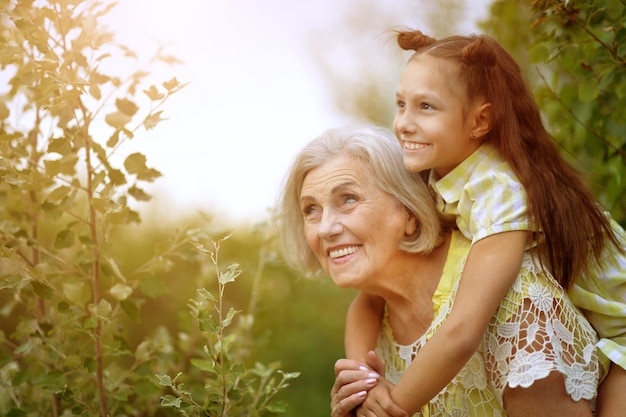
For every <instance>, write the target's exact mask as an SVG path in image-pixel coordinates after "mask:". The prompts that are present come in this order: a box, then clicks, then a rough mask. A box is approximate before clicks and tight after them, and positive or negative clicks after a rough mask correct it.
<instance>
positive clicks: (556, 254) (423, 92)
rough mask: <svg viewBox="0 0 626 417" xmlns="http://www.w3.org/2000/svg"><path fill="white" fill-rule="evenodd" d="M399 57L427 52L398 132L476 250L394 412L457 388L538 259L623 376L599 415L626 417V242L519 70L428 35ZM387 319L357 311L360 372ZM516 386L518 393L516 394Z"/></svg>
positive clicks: (351, 323) (407, 42)
mask: <svg viewBox="0 0 626 417" xmlns="http://www.w3.org/2000/svg"><path fill="white" fill-rule="evenodd" d="M398 44H399V45H400V47H401V48H402V49H405V50H413V51H415V52H414V54H413V55H412V57H411V58H410V60H409V62H408V64H407V66H406V68H405V71H404V73H403V75H402V78H401V81H400V85H399V88H398V91H397V103H398V112H397V114H396V118H395V120H394V125H393V128H394V132H395V134H396V136H397V138H398V140H399V141H400V144H401V145H402V147H403V149H404V155H405V158H404V163H405V167H406V168H407V169H408V170H410V171H415V172H418V171H419V172H425V173H427V174H428V175H429V184H430V186H431V188H432V190H433V192H434V195H435V198H436V200H437V205H438V208H439V210H440V211H441V212H442V214H443V215H446V216H450V217H452V218H454V219H455V220H456V225H457V227H458V228H459V230H460V231H461V232H462V233H463V234H464V235H465V236H466V237H467V238H468V239H470V240H472V242H473V243H472V248H471V250H470V253H469V255H468V258H467V260H466V264H465V268H464V270H463V273H462V277H461V281H460V284H459V288H458V292H457V295H456V298H455V301H454V306H453V309H452V311H451V313H450V315H449V317H448V318H447V320H446V322H445V323H444V324H443V325H442V327H441V328H440V329H439V330H438V331H437V332H436V333H435V334H434V335H433V336H432V338H431V339H430V340H429V341H428V342H427V343H426V345H425V346H424V348H423V349H422V350H421V351H420V352H419V354H418V355H416V356H415V357H414V359H413V362H412V364H411V366H410V367H409V369H408V371H407V372H406V373H405V374H404V376H403V377H402V379H401V380H400V382H399V383H398V384H397V385H396V386H395V387H394V389H393V391H391V393H390V394H391V399H392V400H393V401H394V403H395V404H396V405H398V406H400V407H401V408H403V409H404V410H405V411H407V412H408V413H409V414H413V413H415V412H417V411H419V410H420V409H421V408H422V406H423V405H424V404H426V403H427V402H428V401H429V400H430V399H432V398H433V397H435V396H436V395H437V394H438V393H439V392H440V391H441V390H442V389H443V388H444V387H445V386H446V384H448V382H449V381H450V380H451V379H452V378H453V377H454V376H455V375H456V374H457V373H458V371H459V370H460V369H461V367H462V366H463V365H464V364H465V363H466V361H467V360H468V358H469V357H470V356H471V355H472V354H473V353H474V352H475V350H476V349H477V348H478V346H479V345H480V343H481V341H482V340H483V334H484V332H485V330H486V328H487V326H488V325H489V322H490V320H491V319H492V317H493V315H494V313H495V311H496V308H497V307H498V305H499V303H500V302H501V299H502V297H503V296H504V294H505V293H506V292H507V291H508V289H509V287H510V286H511V285H512V283H513V282H514V280H515V278H516V277H517V274H518V272H519V269H520V264H521V259H522V254H523V252H524V251H525V250H529V251H533V253H535V255H536V259H538V260H539V262H541V265H542V266H544V267H545V268H546V269H547V270H549V271H550V272H551V273H552V275H553V276H554V277H555V278H556V280H557V281H558V282H559V283H560V284H561V285H562V286H563V287H564V288H566V289H569V295H570V297H571V299H572V301H573V302H574V303H575V304H576V305H577V306H578V307H579V308H580V309H581V310H583V312H584V313H585V315H586V317H587V319H588V320H589V321H590V322H591V324H592V325H593V326H594V328H595V329H596V331H597V332H598V333H599V336H600V342H599V343H598V350H599V352H600V354H599V356H600V359H601V361H604V362H603V363H604V364H605V366H606V367H607V368H609V373H608V376H607V377H606V378H605V380H604V381H603V383H602V384H601V386H600V389H599V393H598V398H597V412H598V415H599V416H601V417H606V416H618V415H624V410H626V395H624V394H625V393H626V370H625V369H626V257H625V256H624V247H625V245H626V233H625V232H624V230H623V229H621V228H620V227H619V226H618V225H617V223H615V222H614V221H612V220H611V219H610V218H609V217H607V216H606V214H605V213H603V211H602V210H601V208H600V206H599V204H598V202H597V201H596V199H595V198H594V197H593V195H592V194H591V192H590V191H589V190H588V189H587V188H586V187H585V185H584V183H583V181H582V180H581V179H580V177H579V176H578V174H577V173H576V172H575V171H574V169H573V168H572V167H571V166H569V165H568V164H567V163H566V162H565V161H564V160H563V159H562V158H561V157H560V156H559V154H558V151H557V149H556V147H555V145H554V143H553V141H552V138H551V137H550V135H549V134H548V133H547V131H546V129H545V128H544V126H543V124H542V122H541V117H540V113H539V109H538V106H537V104H536V103H535V101H534V99H533V96H532V94H531V92H530V90H529V89H528V88H527V86H526V85H525V83H524V80H523V78H522V76H521V73H520V71H519V67H518V66H517V64H516V63H515V61H514V60H513V58H512V57H511V56H510V55H509V54H508V53H507V52H506V51H505V50H504V49H503V48H502V47H501V46H500V45H499V44H498V43H497V42H495V41H494V40H493V39H491V38H489V37H486V36H468V37H463V36H452V37H448V38H445V39H441V40H435V39H433V38H430V37H428V36H426V35H424V34H422V33H421V32H419V31H415V32H400V33H399V34H398ZM379 306H380V303H378V302H377V300H376V299H373V298H372V297H369V296H367V295H366V294H364V293H361V294H359V295H358V296H357V297H356V298H355V300H354V301H353V303H352V305H351V306H350V309H349V312H348V321H347V328H346V354H347V356H348V357H349V358H354V359H358V360H360V361H361V362H363V363H365V362H366V355H367V352H368V350H369V349H372V348H373V346H375V344H376V343H375V340H376V335H377V334H378V328H377V326H376V325H374V323H379V322H380V315H381V311H380V307H379ZM609 363H610V365H609ZM505 383H507V382H505ZM516 383H517V382H515V381H508V385H509V387H510V388H515V386H516V385H515V384H516ZM520 386H521V387H523V388H526V387H527V385H526V386H524V384H520ZM568 391H569V387H568ZM416 393H419V394H418V395H416ZM365 405H366V406H367V403H366V404H365Z"/></svg>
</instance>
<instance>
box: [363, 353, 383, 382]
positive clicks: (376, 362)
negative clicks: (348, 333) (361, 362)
mask: <svg viewBox="0 0 626 417" xmlns="http://www.w3.org/2000/svg"><path fill="white" fill-rule="evenodd" d="M367 366H369V367H370V368H372V370H374V372H376V373H378V374H379V375H381V376H385V361H383V360H382V359H381V357H380V356H378V355H377V354H376V352H374V351H373V350H370V351H369V352H367Z"/></svg>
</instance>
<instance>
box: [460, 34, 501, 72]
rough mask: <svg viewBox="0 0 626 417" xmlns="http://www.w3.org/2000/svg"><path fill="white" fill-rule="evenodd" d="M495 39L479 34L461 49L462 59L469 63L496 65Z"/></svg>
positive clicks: (485, 65)
mask: <svg viewBox="0 0 626 417" xmlns="http://www.w3.org/2000/svg"><path fill="white" fill-rule="evenodd" d="M494 43H495V41H494V40H492V39H490V38H487V37H486V36H477V37H476V38H475V39H474V40H473V41H472V42H470V43H469V44H468V45H467V46H466V47H464V48H463V49H462V50H461V60H462V61H463V62H464V63H465V64H467V65H473V64H478V65H482V66H484V67H493V66H494V65H496V61H497V54H496V49H495V45H494Z"/></svg>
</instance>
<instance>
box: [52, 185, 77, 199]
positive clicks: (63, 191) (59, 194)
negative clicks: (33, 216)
mask: <svg viewBox="0 0 626 417" xmlns="http://www.w3.org/2000/svg"><path fill="white" fill-rule="evenodd" d="M70 191H72V187H68V186H67V185H60V186H58V187H57V188H55V189H54V190H52V191H51V192H50V194H48V200H49V201H51V202H54V203H58V202H59V201H61V200H63V199H64V198H65V197H66V196H67V195H68V194H69V193H70Z"/></svg>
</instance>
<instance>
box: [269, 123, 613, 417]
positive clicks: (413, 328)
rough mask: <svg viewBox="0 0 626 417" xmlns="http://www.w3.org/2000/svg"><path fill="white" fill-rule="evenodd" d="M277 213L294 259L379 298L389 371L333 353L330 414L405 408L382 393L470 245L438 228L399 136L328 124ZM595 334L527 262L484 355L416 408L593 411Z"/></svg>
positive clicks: (296, 165) (410, 353)
mask: <svg viewBox="0 0 626 417" xmlns="http://www.w3.org/2000/svg"><path fill="white" fill-rule="evenodd" d="M276 214H277V217H276V222H277V223H276V224H277V226H278V231H279V233H280V235H281V237H282V242H283V244H284V245H283V247H284V252H285V258H286V259H287V260H288V261H289V262H290V263H291V264H292V265H293V266H295V267H297V268H298V269H300V270H303V271H308V272H324V273H326V274H328V275H329V276H330V277H331V278H332V279H333V281H334V282H335V283H336V284H337V285H338V286H339V287H342V288H356V289H358V290H360V291H361V292H362V293H363V294H367V295H368V296H370V297H371V299H372V300H381V302H382V303H384V316H383V317H380V320H381V324H382V326H381V331H380V335H379V338H378V345H377V352H378V354H379V355H380V358H382V360H383V361H384V369H382V367H381V363H380V360H378V358H377V357H376V356H374V355H372V356H371V361H370V363H369V365H370V368H371V369H367V368H365V366H364V365H363V364H360V363H358V362H356V361H354V360H350V359H343V360H339V361H338V362H337V364H336V373H337V379H336V382H335V386H334V387H333V391H332V394H331V396H332V401H331V408H332V415H333V417H344V416H352V415H358V416H359V417H361V416H378V417H381V416H403V415H406V413H404V412H403V411H402V410H401V409H399V408H398V407H396V406H395V405H394V404H393V402H391V400H390V396H389V392H390V390H391V389H392V387H393V384H395V383H397V382H398V381H399V379H400V378H401V377H402V374H403V372H404V371H405V370H406V369H407V367H408V365H409V364H410V362H411V360H412V359H413V358H414V357H415V356H416V355H418V354H419V351H420V349H421V348H422V347H423V346H424V344H425V343H426V342H427V340H428V339H429V338H430V337H431V335H432V334H433V333H434V332H435V331H436V330H437V328H439V327H440V326H441V324H442V323H443V322H444V321H445V319H446V317H447V315H448V314H449V312H450V310H451V306H452V303H453V301H454V296H455V294H456V291H457V284H458V281H459V277H460V276H461V273H462V270H463V264H464V260H465V258H466V256H467V254H468V251H469V248H470V242H469V241H467V240H466V239H465V238H464V237H463V236H462V235H461V234H460V233H459V232H458V231H454V230H452V231H451V230H448V229H447V228H446V227H441V224H440V219H439V218H438V215H437V214H436V210H435V207H434V204H433V201H432V198H431V196H430V194H429V191H428V189H427V188H426V186H425V184H424V183H423V181H422V180H421V178H420V177H419V175H418V174H412V173H409V172H407V171H406V170H405V169H404V166H403V155H402V150H401V149H400V147H399V146H398V144H397V142H396V140H395V138H394V137H393V136H392V135H391V134H390V133H389V132H388V131H387V130H385V129H381V128H375V127H368V126H357V127H347V128H340V129H334V130H329V131H327V132H325V133H324V134H322V135H321V136H320V137H318V138H317V139H315V140H313V141H312V142H311V143H309V144H308V145H307V146H305V147H304V149H302V151H301V152H300V153H299V154H298V155H297V157H296V159H295V161H294V162H293V165H292V166H291V169H290V170H289V172H288V175H287V177H286V182H285V184H284V188H283V190H282V193H281V195H280V197H279V201H278V205H277V212H276ZM595 341H596V334H595V332H594V331H593V329H592V328H591V326H590V325H589V323H588V322H587V321H586V320H585V319H584V318H583V317H582V316H581V315H580V314H579V313H578V311H577V310H576V309H575V308H574V307H573V306H572V305H571V303H570V302H569V300H568V299H567V297H566V296H565V295H564V292H563V290H562V289H561V287H560V286H559V285H558V284H557V283H556V282H555V281H554V279H553V278H552V277H550V276H547V275H545V274H544V273H542V272H541V269H540V268H538V267H537V266H536V265H535V263H534V262H533V260H532V259H531V258H530V257H527V258H525V259H524V262H523V265H522V269H521V271H520V274H519V276H518V278H517V280H516V281H515V284H514V285H513V287H512V288H511V290H510V291H509V293H508V294H507V296H506V297H505V299H504V300H503V302H502V304H501V305H500V308H499V310H498V311H497V313H496V314H495V315H494V317H493V319H492V321H491V324H490V326H489V329H488V331H487V332H486V333H485V336H484V341H483V344H482V345H481V347H480V348H479V350H478V351H476V352H475V353H474V354H473V356H472V358H471V359H470V360H469V362H467V364H466V365H465V366H464V367H463V368H462V370H461V372H459V374H458V375H457V376H456V377H455V378H454V379H453V380H452V382H451V383H450V384H449V385H448V386H446V387H445V388H444V389H443V390H441V392H439V394H437V395H436V396H435V397H434V398H433V399H432V400H431V401H430V402H429V403H428V404H427V405H426V406H424V408H423V409H422V410H421V415H424V416H431V417H433V416H504V415H509V416H513V415H531V414H530V413H534V414H532V415H553V416H554V415H563V416H566V415H567V416H575V415H576V416H578V415H580V416H583V415H586V416H590V415H591V403H592V401H593V398H594V396H595V392H596V389H597V383H598V379H599V377H600V372H601V370H600V368H599V366H598V362H597V357H596V352H595ZM450 360H454V359H453V358H451V359H450ZM372 369H374V370H376V371H378V372H377V373H376V372H373V370H372ZM528 387H530V389H526V388H528ZM542 398H550V402H549V403H548V404H540V402H541V399H542ZM505 410H506V412H505ZM418 414H419V413H418Z"/></svg>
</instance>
